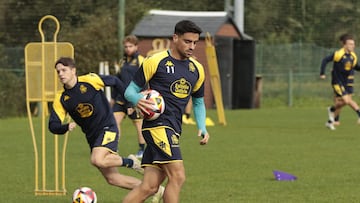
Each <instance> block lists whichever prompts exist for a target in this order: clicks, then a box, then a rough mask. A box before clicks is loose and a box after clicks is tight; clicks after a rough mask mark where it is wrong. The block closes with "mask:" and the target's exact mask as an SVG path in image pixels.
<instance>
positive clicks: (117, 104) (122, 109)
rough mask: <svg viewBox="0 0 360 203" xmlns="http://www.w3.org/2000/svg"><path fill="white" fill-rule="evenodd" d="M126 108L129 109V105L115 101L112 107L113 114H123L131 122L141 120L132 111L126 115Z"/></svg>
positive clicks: (136, 112)
mask: <svg viewBox="0 0 360 203" xmlns="http://www.w3.org/2000/svg"><path fill="white" fill-rule="evenodd" d="M128 108H131V106H130V105H129V103H120V102H118V101H117V102H115V104H114V106H113V112H114V113H116V112H123V113H124V114H125V115H127V116H129V118H130V119H132V120H136V119H141V115H140V113H139V112H138V111H134V112H133V113H132V114H130V115H128V113H127V109H128Z"/></svg>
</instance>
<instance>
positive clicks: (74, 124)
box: [68, 122, 76, 132]
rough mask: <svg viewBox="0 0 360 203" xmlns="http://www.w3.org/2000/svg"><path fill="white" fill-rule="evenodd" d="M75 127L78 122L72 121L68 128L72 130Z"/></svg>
mask: <svg viewBox="0 0 360 203" xmlns="http://www.w3.org/2000/svg"><path fill="white" fill-rule="evenodd" d="M75 127H76V123H75V122H70V123H69V127H68V130H69V131H70V132H71V131H72V130H74V128H75Z"/></svg>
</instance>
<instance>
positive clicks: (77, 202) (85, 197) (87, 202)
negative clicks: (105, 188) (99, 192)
mask: <svg viewBox="0 0 360 203" xmlns="http://www.w3.org/2000/svg"><path fill="white" fill-rule="evenodd" d="M72 202H73V203H96V202H97V197H96V193H95V192H94V191H93V190H92V189H91V188H89V187H80V188H78V189H76V190H75V191H74V194H73V197H72Z"/></svg>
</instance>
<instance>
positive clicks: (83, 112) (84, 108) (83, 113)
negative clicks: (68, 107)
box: [76, 103, 94, 118]
mask: <svg viewBox="0 0 360 203" xmlns="http://www.w3.org/2000/svg"><path fill="white" fill-rule="evenodd" d="M76 111H77V112H78V113H79V115H80V117H81V118H87V117H90V116H91V115H92V114H93V112H94V107H93V106H92V105H91V104H89V103H80V104H78V105H77V107H76Z"/></svg>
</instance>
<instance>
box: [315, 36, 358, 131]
mask: <svg viewBox="0 0 360 203" xmlns="http://www.w3.org/2000/svg"><path fill="white" fill-rule="evenodd" d="M340 41H341V42H342V44H343V47H342V48H341V49H339V50H337V51H335V52H334V53H332V54H331V55H329V56H326V57H325V58H324V59H323V60H322V63H321V69H320V78H321V79H325V78H326V76H325V68H326V64H327V63H329V62H331V61H333V69H332V71H331V86H332V88H333V90H334V105H333V106H331V107H329V108H328V116H329V119H328V121H327V122H326V124H325V125H326V127H328V128H329V129H331V130H335V126H334V124H336V123H337V122H339V113H340V109H341V108H342V107H343V106H345V105H349V106H350V107H351V108H352V109H353V110H354V111H355V112H356V113H357V115H358V121H357V122H358V124H360V110H359V106H358V104H357V103H356V102H355V101H354V100H353V99H352V94H353V92H354V90H353V85H354V70H360V66H359V65H358V58H357V56H356V54H355V52H354V49H355V40H354V38H353V36H351V35H349V34H344V35H342V36H341V37H340Z"/></svg>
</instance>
